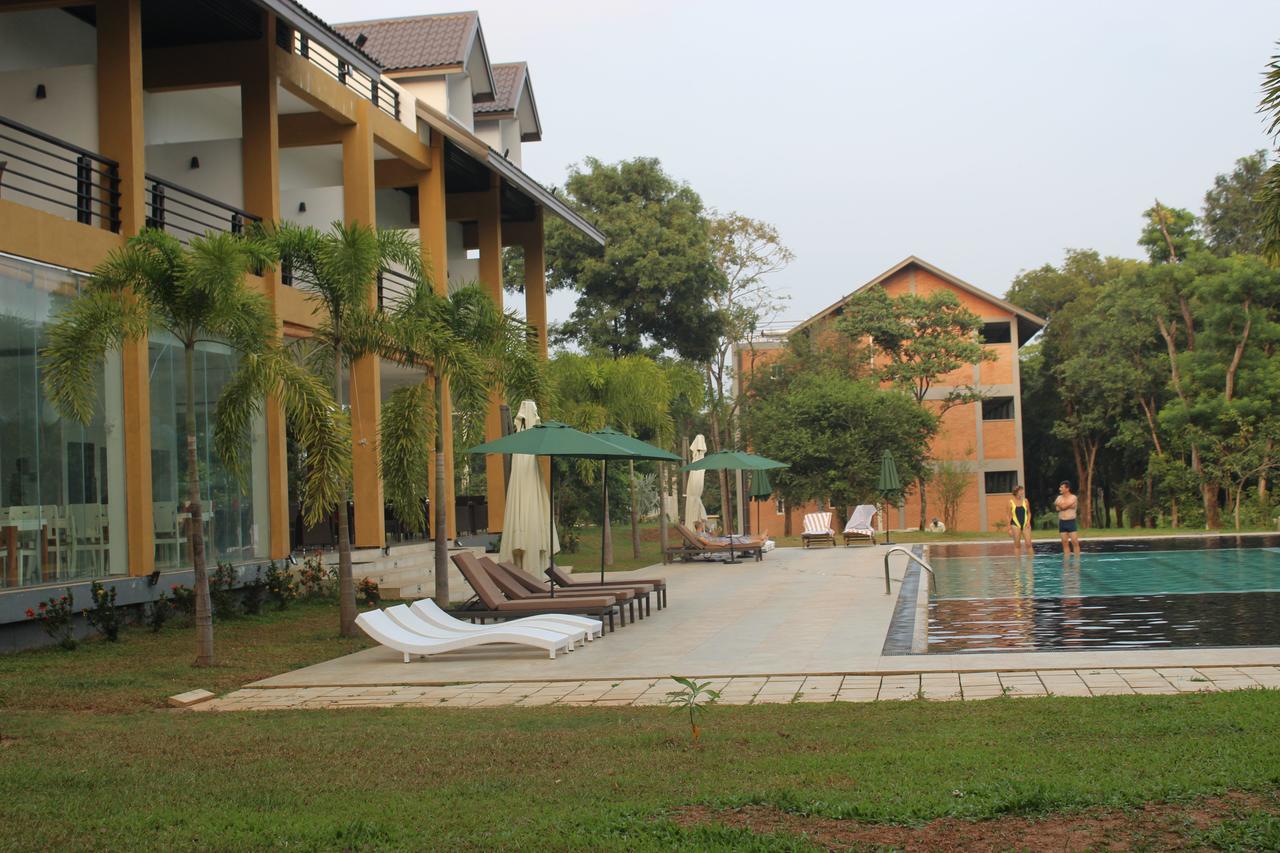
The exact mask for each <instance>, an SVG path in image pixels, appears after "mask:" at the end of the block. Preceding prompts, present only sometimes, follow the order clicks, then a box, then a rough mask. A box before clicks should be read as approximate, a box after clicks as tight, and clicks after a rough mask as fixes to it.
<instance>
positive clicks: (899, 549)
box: [884, 545, 934, 595]
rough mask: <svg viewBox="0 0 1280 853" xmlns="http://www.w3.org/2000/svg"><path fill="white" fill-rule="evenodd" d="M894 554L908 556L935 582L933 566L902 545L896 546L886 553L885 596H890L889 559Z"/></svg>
mask: <svg viewBox="0 0 1280 853" xmlns="http://www.w3.org/2000/svg"><path fill="white" fill-rule="evenodd" d="M893 554H906V555H907V559H908V560H911V561H912V562H914V563H915V564H916V565H918V566H919V567H920V568H922V569H924V570H925V571H926V572H928V573H929V580H930V581H933V580H934V574H933V566H931V565H929V564H928V563H926V562H925V561H924V560H922V559H920V558H919V557H917V556H916V555H915V554H913V553H912V552H911V551H910V549H907V548H904V547H902V546H901V545H894V546H893V547H892V548H890V549H889V550H888V551H885V552H884V594H885V595H888V594H889V557H890V556H891V555H893Z"/></svg>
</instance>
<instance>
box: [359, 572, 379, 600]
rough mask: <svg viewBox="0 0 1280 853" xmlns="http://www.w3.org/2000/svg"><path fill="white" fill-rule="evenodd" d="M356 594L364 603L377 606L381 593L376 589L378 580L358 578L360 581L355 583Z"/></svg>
mask: <svg viewBox="0 0 1280 853" xmlns="http://www.w3.org/2000/svg"><path fill="white" fill-rule="evenodd" d="M356 595H357V596H359V597H360V598H363V599H364V603H365V604H367V605H368V606H370V607H377V606H378V603H379V602H381V601H382V593H381V591H379V589H378V582H377V581H375V580H374V579H373V578H360V582H359V583H358V584H356Z"/></svg>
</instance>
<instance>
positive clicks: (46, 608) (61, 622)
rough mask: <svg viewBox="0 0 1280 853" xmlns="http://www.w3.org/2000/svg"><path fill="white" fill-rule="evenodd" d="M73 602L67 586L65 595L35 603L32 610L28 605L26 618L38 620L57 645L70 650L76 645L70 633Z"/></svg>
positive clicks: (73, 599)
mask: <svg viewBox="0 0 1280 853" xmlns="http://www.w3.org/2000/svg"><path fill="white" fill-rule="evenodd" d="M74 604H75V598H74V596H72V594H71V589H70V588H68V589H67V594H66V595H60V596H58V597H57V598H51V599H49V600H48V601H42V602H40V603H39V604H38V605H36V607H35V609H34V610H33V609H32V608H30V607H28V608H27V618H28V619H36V620H39V622H40V627H42V628H44V632H45V633H46V634H48V635H49V636H50V637H52V638H53V639H55V640H57V641H58V645H59V646H61V647H62V648H64V649H66V650H68V651H70V650H71V649H74V648H75V647H76V638H75V637H74V636H73V635H72V629H73V625H72V622H71V619H72V616H73V615H74V613H75V611H74V610H73V609H72V608H73V606H74Z"/></svg>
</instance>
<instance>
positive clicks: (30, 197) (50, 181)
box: [0, 116, 120, 232]
mask: <svg viewBox="0 0 1280 853" xmlns="http://www.w3.org/2000/svg"><path fill="white" fill-rule="evenodd" d="M5 197H14V198H15V200H17V198H18V197H20V198H22V199H23V200H25V202H26V203H28V204H30V205H31V206H32V207H36V208H39V209H47V210H48V211H49V212H50V213H57V214H59V215H62V216H64V217H65V218H67V219H71V218H74V219H75V220H76V221H77V222H82V223H84V224H86V225H91V224H94V223H95V222H96V223H98V224H99V225H101V226H102V227H104V228H108V229H110V230H112V231H117V232H118V231H119V230H120V167H119V164H118V163H116V161H115V160H110V159H108V158H106V157H103V156H102V155H101V154H96V153H94V152H92V151H89V150H88V149H85V148H81V147H80V146H78V145H73V144H72V143H70V142H66V141H65V140H62V139H58V138H57V137H56V136H50V135H49V134H47V133H44V132H42V131H39V130H36V129H35V128H33V127H27V126H26V125H25V124H22V123H20V122H16V121H14V120H13V119H9V118H5V117H4V116H0V198H5Z"/></svg>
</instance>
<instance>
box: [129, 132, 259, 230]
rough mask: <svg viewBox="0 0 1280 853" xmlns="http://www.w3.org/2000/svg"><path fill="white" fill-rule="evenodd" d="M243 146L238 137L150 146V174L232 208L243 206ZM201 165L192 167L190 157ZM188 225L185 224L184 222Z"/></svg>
mask: <svg viewBox="0 0 1280 853" xmlns="http://www.w3.org/2000/svg"><path fill="white" fill-rule="evenodd" d="M243 152H244V146H243V143H242V141H241V140H239V139H213V140H209V141H206V142H178V143H174V144H172V145H148V146H147V173H148V174H152V175H155V176H156V177H159V178H164V179H165V180H167V181H173V182H174V183H175V184H178V185H179V186H183V187H186V188H187V189H190V190H195V191H196V192H198V193H204V194H205V195H207V196H209V197H210V198H216V199H217V200H218V201H220V202H223V203H224V204H229V205H231V206H232V207H240V208H243V207H244V159H243V158H244V153H243ZM192 157H196V158H198V159H199V161H200V168H198V169H193V168H191V158H192ZM184 225H185V223H184Z"/></svg>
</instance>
